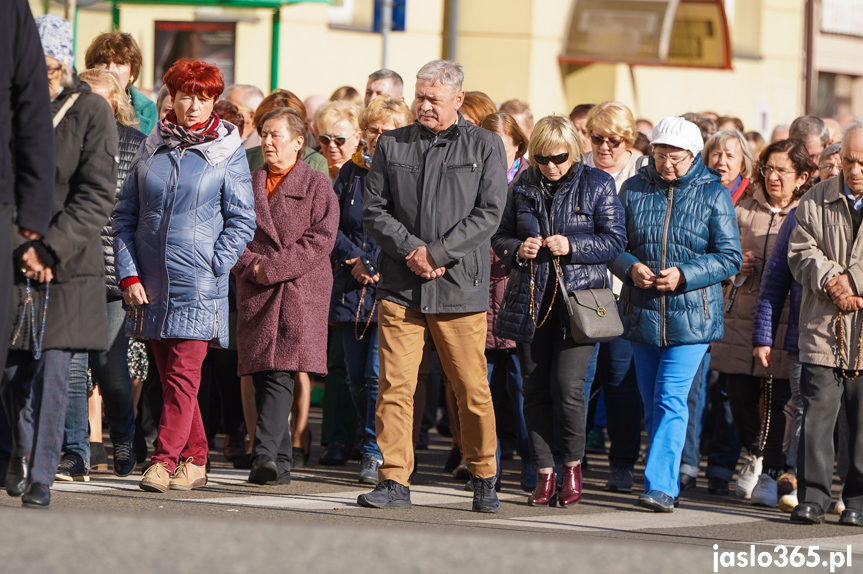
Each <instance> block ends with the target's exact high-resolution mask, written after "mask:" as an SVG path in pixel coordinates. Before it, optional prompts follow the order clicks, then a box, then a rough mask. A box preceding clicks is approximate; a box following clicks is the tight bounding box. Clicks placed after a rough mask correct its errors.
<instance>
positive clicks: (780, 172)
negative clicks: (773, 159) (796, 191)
mask: <svg viewBox="0 0 863 574" xmlns="http://www.w3.org/2000/svg"><path fill="white" fill-rule="evenodd" d="M773 173H775V174H776V175H777V176H779V178H780V179H781V178H783V177H785V176H786V175H789V174H792V173H795V172H794V170H792V169H785V168H784V167H773V166H770V165H765V166H764V167H762V168H761V175H763V176H764V179H767V178H769V177H770V175H771V174H773Z"/></svg>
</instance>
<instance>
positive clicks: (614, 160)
mask: <svg viewBox="0 0 863 574" xmlns="http://www.w3.org/2000/svg"><path fill="white" fill-rule="evenodd" d="M628 147H629V146H627V145H626V140H625V139H623V138H622V137H620V136H619V135H617V134H612V133H609V132H606V131H605V130H601V129H598V128H594V129H593V130H591V133H590V149H592V150H593V163H595V164H596V167H598V168H599V169H602V170H605V169H613V168H617V167H618V166H619V165H620V163H621V161H622V160H623V156H627V157H628V154H627V153H626V150H627V148H628Z"/></svg>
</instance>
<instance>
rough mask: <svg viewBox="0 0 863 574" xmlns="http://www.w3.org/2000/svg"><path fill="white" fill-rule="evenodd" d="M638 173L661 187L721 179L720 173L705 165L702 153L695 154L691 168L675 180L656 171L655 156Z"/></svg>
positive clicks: (703, 182)
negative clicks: (668, 178)
mask: <svg viewBox="0 0 863 574" xmlns="http://www.w3.org/2000/svg"><path fill="white" fill-rule="evenodd" d="M638 175H639V176H640V177H641V179H643V180H644V181H646V182H647V183H651V184H653V185H655V186H656V187H658V188H661V189H665V188H669V187H678V188H679V187H689V186H692V185H696V184H705V183H709V182H711V181H716V182H718V181H719V173H717V172H716V171H714V170H712V169H710V168H709V167H707V166H706V165H704V162H703V161H702V160H701V154H700V153H699V154H698V155H696V156H695V159H694V160H693V161H692V167H690V168H689V171H688V172H686V174H684V176H683V177H678V178H677V179H675V180H672V181H668V180H666V179H665V178H664V177H662V175H661V174H660V173H659V172H658V171H656V163H655V161H654V159H653V156H650V157H649V158H648V160H647V165H645V166H644V167H642V168H641V169H640V170H638Z"/></svg>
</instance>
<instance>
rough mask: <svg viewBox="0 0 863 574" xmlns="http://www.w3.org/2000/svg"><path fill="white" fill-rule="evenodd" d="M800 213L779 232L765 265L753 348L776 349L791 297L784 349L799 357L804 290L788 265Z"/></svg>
mask: <svg viewBox="0 0 863 574" xmlns="http://www.w3.org/2000/svg"><path fill="white" fill-rule="evenodd" d="M796 212H797V208H796V207H795V208H794V209H792V210H791V211H789V212H788V217H786V218H785V221H784V222H783V223H782V227H780V228H779V234H778V235H777V236H776V242H775V243H774V244H773V251H771V252H770V258H769V259H768V260H767V263H766V264H765V265H764V274H763V275H762V276H761V291H759V292H758V306H757V307H756V308H755V321H754V322H753V324H752V346H753V347H760V346H768V347H772V346H773V343H774V341H773V339H774V338H775V337H776V331H777V330H778V329H779V321H780V320H781V318H782V308H783V307H785V298H786V297H788V294H789V293H791V305H790V306H789V313H788V330H786V331H785V341H784V345H783V347H782V348H783V349H784V350H785V351H788V352H789V353H791V354H795V355H796V354H797V353H798V352H799V349H798V348H797V339H798V338H799V336H800V330H799V326H798V323H799V319H800V304H801V303H802V301H803V286H802V285H801V284H800V283H798V282H797V281H795V280H794V276H793V275H791V267H790V266H789V265H788V244H789V242H790V239H791V232H792V231H794V228H795V227H796V226H797V218H795V217H794V214H795V213H796Z"/></svg>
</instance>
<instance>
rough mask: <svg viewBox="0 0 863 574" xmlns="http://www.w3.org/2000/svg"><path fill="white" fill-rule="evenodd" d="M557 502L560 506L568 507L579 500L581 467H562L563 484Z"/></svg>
mask: <svg viewBox="0 0 863 574" xmlns="http://www.w3.org/2000/svg"><path fill="white" fill-rule="evenodd" d="M558 500H559V501H560V505H561V506H569V505H570V504H575V503H576V502H578V501H579V500H581V465H580V464H579V465H576V466H565V467H563V484H562V485H561V487H560V494H559V495H558Z"/></svg>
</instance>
